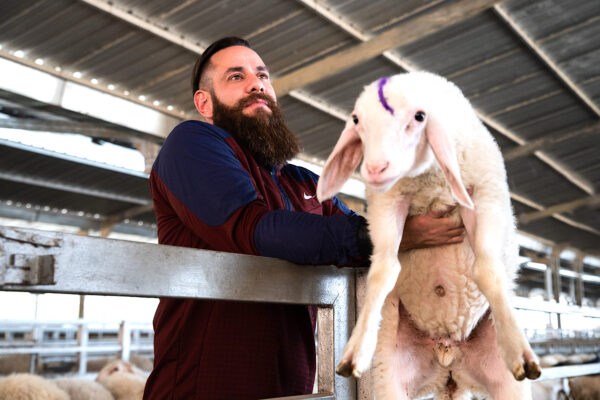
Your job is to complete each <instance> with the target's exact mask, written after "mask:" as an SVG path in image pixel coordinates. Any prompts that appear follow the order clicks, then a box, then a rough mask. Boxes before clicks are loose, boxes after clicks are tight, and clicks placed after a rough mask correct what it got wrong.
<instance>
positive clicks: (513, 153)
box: [502, 122, 600, 161]
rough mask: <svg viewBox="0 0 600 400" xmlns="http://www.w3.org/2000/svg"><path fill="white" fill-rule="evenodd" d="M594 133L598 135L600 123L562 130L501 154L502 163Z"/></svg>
mask: <svg viewBox="0 0 600 400" xmlns="http://www.w3.org/2000/svg"><path fill="white" fill-rule="evenodd" d="M594 133H596V134H597V133H600V122H596V123H594V124H591V125H587V126H584V127H583V128H580V129H576V130H574V131H573V130H570V129H569V130H564V131H561V132H557V133H554V134H551V135H547V136H543V137H541V138H539V139H536V140H532V141H530V142H527V143H525V144H523V145H521V146H519V147H517V148H514V149H510V150H507V151H505V152H503V154H502V155H503V157H504V161H512V160H516V159H518V158H521V157H525V156H528V155H530V154H533V153H534V152H536V151H538V150H543V149H545V148H548V147H551V146H554V145H556V144H558V143H560V142H564V141H567V140H572V139H575V138H577V137H580V136H586V135H590V134H594Z"/></svg>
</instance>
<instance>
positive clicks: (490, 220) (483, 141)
mask: <svg viewBox="0 0 600 400" xmlns="http://www.w3.org/2000/svg"><path fill="white" fill-rule="evenodd" d="M363 157H364V162H363V164H362V167H361V175H362V177H363V178H364V179H365V181H366V183H367V204H368V216H367V219H368V221H369V229H370V234H371V238H372V241H373V244H374V251H373V255H372V258H371V261H372V262H371V268H370V270H369V274H368V280H367V294H366V297H365V305H364V308H363V310H362V312H361V314H360V316H359V318H358V321H357V324H356V327H355V329H354V331H353V333H352V337H351V338H350V340H349V341H348V343H347V345H346V347H345V349H344V353H343V356H342V359H341V361H340V363H339V364H338V367H337V369H336V371H337V372H338V373H339V374H341V375H344V376H350V375H354V376H355V377H357V378H358V377H360V376H361V374H362V373H363V372H364V371H366V370H367V369H368V368H369V365H370V363H371V359H372V357H373V355H374V354H375V364H374V365H375V368H374V390H375V395H376V398H377V399H378V400H385V399H409V398H412V397H415V396H421V395H425V394H428V393H436V394H437V395H444V396H447V397H444V398H452V399H459V398H460V399H464V398H468V397H467V396H468V392H469V391H471V392H481V393H487V394H489V395H491V396H492V398H494V399H497V400H498V399H507V400H508V399H510V400H513V399H529V398H531V392H530V385H528V384H527V383H526V382H519V381H520V380H523V379H525V378H526V377H527V378H529V379H535V378H537V377H538V376H539V375H540V373H541V370H540V367H539V365H538V363H537V359H536V356H535V354H534V353H533V351H532V350H531V347H530V346H529V343H528V342H527V340H526V338H525V336H524V335H523V333H522V331H521V330H520V329H519V327H518V326H517V323H516V320H515V317H514V314H513V311H512V309H511V307H510V305H509V292H510V288H511V284H512V278H513V276H514V273H515V270H516V268H517V266H518V263H517V255H518V246H517V242H516V233H515V226H514V217H513V214H512V209H511V204H510V195H509V190H508V185H507V183H506V172H505V168H504V164H503V161H502V156H501V153H500V151H499V149H498V146H497V144H496V143H495V141H494V140H493V138H492V136H491V135H490V133H489V132H488V131H487V130H486V129H485V127H484V126H483V124H482V123H481V121H479V119H478V118H477V116H476V114H475V112H474V111H473V109H472V107H471V105H470V104H469V102H468V101H467V100H466V98H465V97H464V96H463V95H462V93H461V92H460V90H459V89H458V88H457V87H456V86H454V85H453V84H451V83H450V82H448V81H446V80H445V79H444V78H442V77H440V76H437V75H434V74H430V73H426V72H418V73H408V74H400V75H395V76H393V77H391V78H383V79H380V80H378V81H376V82H374V83H372V84H371V85H369V86H367V87H365V89H364V91H363V93H362V94H361V95H360V96H359V98H358V100H357V101H356V106H355V109H354V112H353V113H352V117H351V118H350V119H349V120H348V122H347V123H346V127H345V129H344V131H343V132H342V134H341V136H340V139H339V140H338V142H337V144H336V146H335V148H334V149H333V152H332V154H331V155H330V156H329V158H328V160H327V163H326V164H325V168H324V169H323V173H322V175H321V178H320V179H319V184H318V188H317V196H318V198H319V200H321V201H323V200H325V199H327V198H329V197H331V196H333V195H334V194H335V193H336V192H337V191H338V190H339V188H340V187H341V186H342V184H343V183H344V182H345V181H346V180H347V179H348V178H349V177H350V175H351V174H352V173H353V172H354V171H355V169H356V168H357V166H358V164H359V163H360V161H361V159H362V158H363ZM463 182H464V184H463ZM466 187H472V188H473V195H472V198H471V197H470V196H469V194H468V192H467V190H466V189H465V188H466ZM456 201H458V202H459V203H460V207H459V210H456V209H455V210H454V211H452V212H450V216H451V217H452V218H456V219H457V220H458V219H459V218H461V217H462V220H463V223H464V225H465V228H466V231H467V239H465V241H464V242H463V243H460V244H452V245H446V246H440V247H435V248H428V249H417V250H412V251H409V252H404V253H400V254H398V246H399V243H400V240H401V236H402V231H403V227H404V222H405V219H406V217H407V216H408V215H414V214H422V213H424V212H427V211H429V210H434V211H441V210H445V209H447V207H448V206H449V205H452V204H454V203H455V202H456ZM382 316H383V319H382V320H381V318H382ZM380 320H381V329H380V330H379V334H378V328H379V323H380ZM518 380H519V381H518Z"/></svg>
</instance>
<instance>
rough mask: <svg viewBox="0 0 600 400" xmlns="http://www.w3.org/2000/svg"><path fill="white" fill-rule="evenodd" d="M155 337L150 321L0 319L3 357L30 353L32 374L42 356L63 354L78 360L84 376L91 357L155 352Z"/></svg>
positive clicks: (70, 358)
mask: <svg viewBox="0 0 600 400" xmlns="http://www.w3.org/2000/svg"><path fill="white" fill-rule="evenodd" d="M153 337H154V331H153V328H152V324H151V323H134V322H130V321H121V322H120V323H115V322H97V321H91V320H84V319H78V320H73V321H67V320H61V321H44V320H0V357H2V356H7V355H17V354H22V355H30V356H31V358H30V366H29V372H30V373H35V372H36V364H37V361H38V359H39V358H43V357H52V358H57V357H63V358H65V359H67V360H76V363H77V374H79V375H84V374H86V373H87V361H88V356H95V357H98V356H113V357H114V356H118V357H119V358H120V359H122V360H125V361H129V360H130V358H131V354H132V353H135V354H140V353H143V354H152V353H153V350H154V346H153Z"/></svg>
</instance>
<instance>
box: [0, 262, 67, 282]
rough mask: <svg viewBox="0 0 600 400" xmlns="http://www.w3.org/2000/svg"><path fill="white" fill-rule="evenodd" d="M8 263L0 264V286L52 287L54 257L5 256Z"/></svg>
mask: <svg viewBox="0 0 600 400" xmlns="http://www.w3.org/2000/svg"><path fill="white" fill-rule="evenodd" d="M7 258H8V262H7V263H0V286H3V285H53V284H54V283H55V281H54V256H52V255H41V256H32V255H27V254H7Z"/></svg>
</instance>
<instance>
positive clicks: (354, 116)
mask: <svg viewBox="0 0 600 400" xmlns="http://www.w3.org/2000/svg"><path fill="white" fill-rule="evenodd" d="M352 121H353V122H354V125H356V124H358V117H357V116H356V115H353V116H352Z"/></svg>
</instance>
